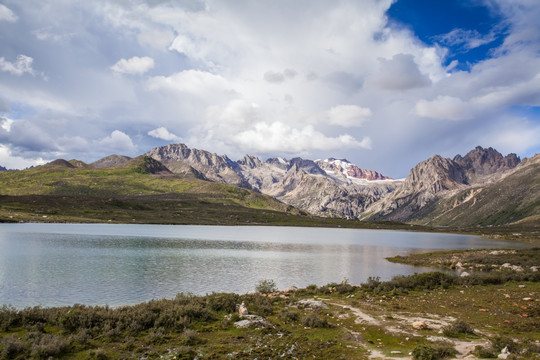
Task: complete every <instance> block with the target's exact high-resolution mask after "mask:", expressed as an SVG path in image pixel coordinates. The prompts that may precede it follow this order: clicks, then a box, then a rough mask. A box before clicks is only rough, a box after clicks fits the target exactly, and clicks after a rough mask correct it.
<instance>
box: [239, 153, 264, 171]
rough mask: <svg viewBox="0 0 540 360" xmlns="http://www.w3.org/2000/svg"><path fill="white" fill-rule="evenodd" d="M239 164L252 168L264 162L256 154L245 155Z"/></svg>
mask: <svg viewBox="0 0 540 360" xmlns="http://www.w3.org/2000/svg"><path fill="white" fill-rule="evenodd" d="M237 163H238V164H239V165H243V166H247V167H248V168H250V169H255V168H256V167H260V166H262V164H263V162H262V161H261V160H260V159H259V158H258V157H255V156H251V155H245V156H244V157H243V158H242V159H241V160H238V162H237Z"/></svg>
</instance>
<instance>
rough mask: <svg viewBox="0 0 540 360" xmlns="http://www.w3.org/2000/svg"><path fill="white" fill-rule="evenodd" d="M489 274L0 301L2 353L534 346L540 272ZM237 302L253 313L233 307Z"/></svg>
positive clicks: (227, 354) (389, 353) (431, 352)
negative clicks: (58, 303) (113, 299)
mask: <svg viewBox="0 0 540 360" xmlns="http://www.w3.org/2000/svg"><path fill="white" fill-rule="evenodd" d="M520 266H524V263H522V264H520ZM489 275H490V277H485V276H483V277H478V278H477V277H476V276H475V275H474V274H473V275H471V276H470V277H466V278H464V277H458V276H456V275H451V274H444V273H440V272H434V273H426V274H416V275H412V276H400V277H397V278H394V279H393V280H391V281H388V282H381V281H378V280H377V279H370V280H369V281H368V282H367V283H365V284H363V285H361V286H353V285H351V284H349V283H348V282H347V281H346V280H344V281H343V282H341V283H332V284H328V285H326V286H320V287H318V286H315V285H312V286H308V287H307V288H305V289H299V290H296V291H294V290H292V291H282V292H273V293H268V294H262V293H254V294H246V295H237V294H227V293H220V294H210V295H206V296H191V295H186V294H179V295H178V296H177V297H176V298H175V299H172V300H154V301H150V302H148V303H143V304H139V305H135V306H125V307H120V308H114V309H113V308H109V307H90V306H83V305H75V306H72V307H62V308H50V309H44V308H39V307H35V308H27V309H22V310H16V309H14V308H10V307H6V306H4V307H3V308H0V358H1V359H27V358H34V359H47V358H49V357H51V356H52V357H54V358H60V359H125V358H130V359H131V358H134V359H157V358H164V359H194V358H198V359H231V358H234V359H254V358H265V359H268V358H272V359H273V358H281V357H282V358H287V359H292V358H298V359H307V358H316V359H367V357H368V355H369V354H370V353H371V354H372V355H379V356H385V357H388V358H392V357H396V358H400V357H403V356H407V354H409V353H410V354H411V355H412V357H413V358H414V359H441V358H448V357H453V356H455V354H458V353H459V356H461V357H463V356H465V355H467V354H469V353H474V354H476V355H477V356H479V355H482V356H487V357H490V356H491V357H493V356H496V355H498V354H499V353H500V352H501V350H502V349H503V348H504V347H507V348H508V350H509V351H510V352H511V353H512V354H513V355H512V356H513V357H514V358H519V359H537V358H539V357H540V345H539V344H538V343H537V342H535V341H536V340H537V335H538V332H537V330H538V328H540V307H539V302H540V282H539V280H540V276H539V275H538V273H537V272H536V273H530V274H529V275H528V277H527V279H524V278H523V274H521V272H515V271H514V272H511V273H509V274H508V275H507V276H505V277H504V278H501V277H498V276H496V273H490V274H489ZM267 283H268V281H266V282H265V284H267ZM259 285H260V284H259ZM241 303H244V304H245V307H247V309H248V310H249V314H250V315H249V316H241V315H239V314H238V312H237V309H238V306H239V304H241ZM253 315H257V316H253ZM250 316H251V317H250ZM418 321H420V322H421V323H422V324H423V325H422V326H421V327H417V328H415V326H414V324H416V322H418ZM241 324H243V326H244V327H243V328H242V327H239V326H240V325H241Z"/></svg>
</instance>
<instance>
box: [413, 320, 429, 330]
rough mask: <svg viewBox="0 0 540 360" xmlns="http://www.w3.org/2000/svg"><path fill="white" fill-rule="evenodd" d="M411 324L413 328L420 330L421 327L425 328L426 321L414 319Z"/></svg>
mask: <svg viewBox="0 0 540 360" xmlns="http://www.w3.org/2000/svg"><path fill="white" fill-rule="evenodd" d="M412 326H413V328H415V329H418V330H422V329H425V328H426V327H427V326H426V323H425V322H423V321H415V322H413V323H412Z"/></svg>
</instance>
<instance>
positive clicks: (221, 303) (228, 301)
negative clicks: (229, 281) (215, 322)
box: [206, 293, 239, 313]
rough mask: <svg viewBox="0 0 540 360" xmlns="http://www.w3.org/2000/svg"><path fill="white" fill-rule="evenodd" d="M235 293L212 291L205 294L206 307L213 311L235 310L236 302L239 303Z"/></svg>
mask: <svg viewBox="0 0 540 360" xmlns="http://www.w3.org/2000/svg"><path fill="white" fill-rule="evenodd" d="M238 299H239V296H238V295H237V294H227V293H219V294H216V293H213V294H211V295H207V296H206V301H207V303H208V307H209V308H210V309H212V310H213V311H225V312H228V313H233V312H235V310H236V304H237V303H239V300H238Z"/></svg>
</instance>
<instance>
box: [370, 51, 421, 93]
mask: <svg viewBox="0 0 540 360" xmlns="http://www.w3.org/2000/svg"><path fill="white" fill-rule="evenodd" d="M371 81H372V82H373V83H374V85H375V86H376V87H378V88H381V89H386V90H407V89H412V88H417V87H424V86H428V85H430V84H431V80H430V79H429V77H428V76H427V75H425V74H422V73H421V72H420V70H419V69H418V65H417V64H416V63H415V62H414V56H413V55H411V54H396V55H394V56H392V59H384V58H380V59H379V67H378V70H377V72H376V73H375V74H374V76H373V77H372V78H371Z"/></svg>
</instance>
